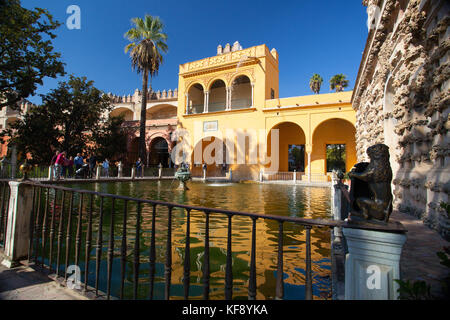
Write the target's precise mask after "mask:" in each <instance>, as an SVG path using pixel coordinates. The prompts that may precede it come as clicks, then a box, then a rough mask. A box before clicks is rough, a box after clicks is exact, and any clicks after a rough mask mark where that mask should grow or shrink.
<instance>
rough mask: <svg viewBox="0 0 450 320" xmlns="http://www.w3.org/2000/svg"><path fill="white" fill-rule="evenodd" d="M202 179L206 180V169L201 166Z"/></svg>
mask: <svg viewBox="0 0 450 320" xmlns="http://www.w3.org/2000/svg"><path fill="white" fill-rule="evenodd" d="M203 181H206V169H205V168H203Z"/></svg>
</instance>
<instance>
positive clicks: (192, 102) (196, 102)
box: [186, 83, 205, 114]
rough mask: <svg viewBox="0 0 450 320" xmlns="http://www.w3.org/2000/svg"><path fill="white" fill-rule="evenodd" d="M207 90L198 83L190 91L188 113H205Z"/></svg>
mask: <svg viewBox="0 0 450 320" xmlns="http://www.w3.org/2000/svg"><path fill="white" fill-rule="evenodd" d="M204 97H205V92H204V90H203V87H202V86H201V85H200V84H198V83H196V84H194V85H193V86H192V87H191V88H190V89H189V92H188V96H187V110H186V114H197V113H203V107H204Z"/></svg>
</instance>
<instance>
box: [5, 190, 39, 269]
mask: <svg viewBox="0 0 450 320" xmlns="http://www.w3.org/2000/svg"><path fill="white" fill-rule="evenodd" d="M9 186H10V188H11V196H10V198H9V210H8V219H7V222H6V241H5V252H4V254H5V256H6V258H5V259H4V260H3V261H2V264H3V265H4V266H6V267H8V268H14V267H16V266H17V265H18V264H19V261H20V260H22V259H24V258H27V256H28V249H29V246H30V226H31V217H32V210H33V187H32V186H30V185H27V184H23V183H21V182H16V181H11V182H10V183H9Z"/></svg>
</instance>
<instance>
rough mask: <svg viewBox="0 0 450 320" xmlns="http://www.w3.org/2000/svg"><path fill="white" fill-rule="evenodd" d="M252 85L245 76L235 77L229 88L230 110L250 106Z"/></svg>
mask: <svg viewBox="0 0 450 320" xmlns="http://www.w3.org/2000/svg"><path fill="white" fill-rule="evenodd" d="M252 96H253V93H252V85H251V82H250V79H249V78H248V77H247V76H239V77H237V78H236V79H235V80H234V81H233V84H232V86H231V109H245V108H250V107H251V106H252V104H253V103H252V102H253V101H252V100H253V99H252Z"/></svg>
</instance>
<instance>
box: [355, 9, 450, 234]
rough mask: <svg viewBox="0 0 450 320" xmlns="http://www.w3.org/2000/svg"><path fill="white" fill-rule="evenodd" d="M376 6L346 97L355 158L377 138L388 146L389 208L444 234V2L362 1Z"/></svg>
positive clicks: (449, 156)
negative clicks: (351, 111)
mask: <svg viewBox="0 0 450 320" xmlns="http://www.w3.org/2000/svg"><path fill="white" fill-rule="evenodd" d="M363 3H364V4H365V5H367V6H369V7H371V6H372V7H373V6H378V8H379V13H380V19H379V23H378V24H376V26H375V27H374V28H372V29H371V30H369V39H368V42H367V45H366V49H365V51H364V56H363V60H362V62H361V67H360V70H359V74H358V79H357V84H356V88H355V90H354V95H353V98H352V101H353V108H354V109H355V111H356V116H357V123H356V143H357V153H358V160H359V161H365V160H367V156H366V149H367V148H368V147H369V146H371V145H373V144H376V143H385V144H387V145H388V146H389V147H390V154H391V164H392V167H393V171H394V181H393V184H394V196H395V197H394V198H395V200H394V201H395V204H394V205H395V209H397V210H400V211H402V212H406V213H409V214H411V215H414V216H416V217H418V218H420V219H422V220H423V221H424V223H425V224H427V225H428V226H430V227H431V228H433V229H436V230H437V231H438V232H440V234H441V235H442V236H443V237H445V238H447V239H449V238H450V231H449V226H450V223H449V219H448V217H447V214H446V212H445V211H444V209H442V208H441V207H440V203H441V202H447V203H448V202H449V199H448V196H449V193H450V172H449V171H450V169H449V167H450V166H449V165H450V151H449V150H450V137H449V132H448V130H449V127H450V122H449V111H450V108H449V106H450V104H449V102H450V95H449V86H450V82H449V75H450V59H449V58H450V55H449V51H448V49H449V46H450V37H449V34H450V31H449V21H450V17H449V12H450V3H449V2H448V1H439V0H410V1H408V0H404V1H394V0H385V1H375V0H371V1H364V2H363Z"/></svg>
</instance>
